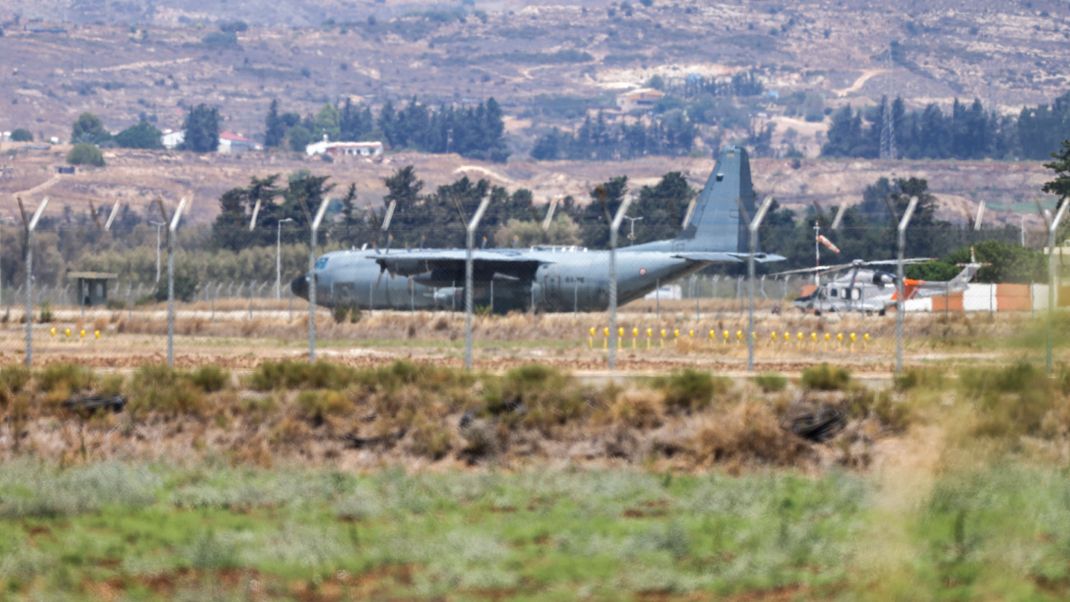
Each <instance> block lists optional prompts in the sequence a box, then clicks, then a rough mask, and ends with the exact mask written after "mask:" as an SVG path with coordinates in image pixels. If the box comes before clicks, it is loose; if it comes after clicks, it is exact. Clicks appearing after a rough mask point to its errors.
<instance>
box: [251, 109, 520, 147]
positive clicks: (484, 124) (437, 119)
mask: <svg viewBox="0 0 1070 602" xmlns="http://www.w3.org/2000/svg"><path fill="white" fill-rule="evenodd" d="M265 127H266V133H265V136H264V146H265V147H267V148H273V147H280V146H283V145H287V146H289V147H290V148H291V149H292V150H294V151H304V150H305V146H307V145H308V144H309V143H311V142H313V141H315V140H318V139H319V138H321V137H323V136H327V137H328V138H330V139H331V140H344V141H359V140H383V141H385V142H386V143H387V144H389V145H390V146H391V147H392V148H395V149H411V150H418V151H422V152H427V153H451V152H452V153H458V154H460V155H463V156H465V157H471V158H473V159H482V160H486V161H496V162H504V161H505V160H506V159H507V158H508V157H509V149H508V147H507V146H506V144H505V124H504V121H503V114H502V109H501V106H500V105H499V104H498V102H497V101H496V100H494V99H493V98H489V99H487V101H486V102H481V103H479V104H478V105H475V106H460V107H458V106H453V105H440V106H439V107H438V108H437V109H432V108H430V107H429V106H427V105H425V104H423V103H420V102H419V101H417V100H416V99H415V98H413V99H412V100H410V101H409V102H408V104H406V105H405V106H403V107H400V108H396V107H395V106H394V103H392V102H389V101H388V102H387V103H386V104H384V105H383V107H382V108H381V109H380V110H379V113H378V115H376V114H374V113H373V112H372V109H371V107H369V106H366V105H363V104H360V105H354V104H353V103H352V102H350V101H348V100H347V101H346V103H345V104H344V105H343V106H342V107H341V109H339V108H338V107H336V106H334V105H332V104H327V105H324V107H323V108H322V109H320V111H319V112H318V113H317V114H316V115H307V116H305V117H303V118H302V117H301V116H300V115H298V114H297V113H292V112H287V113H280V112H279V104H278V101H272V103H271V107H270V108H269V110H268V114H267V119H266V122H265Z"/></svg>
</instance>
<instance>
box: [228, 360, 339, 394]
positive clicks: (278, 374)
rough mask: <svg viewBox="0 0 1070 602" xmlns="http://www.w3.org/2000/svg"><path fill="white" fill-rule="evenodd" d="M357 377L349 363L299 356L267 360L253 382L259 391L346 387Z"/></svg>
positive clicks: (251, 379) (257, 369) (254, 374)
mask: <svg viewBox="0 0 1070 602" xmlns="http://www.w3.org/2000/svg"><path fill="white" fill-rule="evenodd" d="M355 378H356V372H355V371H354V370H353V369H352V368H349V367H348V366H342V365H340V364H332V363H330V362H325V361H322V360H321V361H317V362H313V363H309V362H304V361H298V360H283V361H279V362H263V363H262V364H260V365H258V366H257V367H256V370H254V371H253V373H252V375H250V377H249V386H250V387H252V388H253V389H255V390H257V391H271V390H273V389H344V388H345V387H346V386H348V385H349V384H350V383H352V382H353V381H354V379H355Z"/></svg>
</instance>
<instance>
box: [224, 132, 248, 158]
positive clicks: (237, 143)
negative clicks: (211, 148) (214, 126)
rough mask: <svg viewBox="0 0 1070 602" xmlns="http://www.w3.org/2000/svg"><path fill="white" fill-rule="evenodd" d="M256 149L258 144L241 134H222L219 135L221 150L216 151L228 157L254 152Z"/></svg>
mask: <svg viewBox="0 0 1070 602" xmlns="http://www.w3.org/2000/svg"><path fill="white" fill-rule="evenodd" d="M255 148H256V143H254V142H253V141H252V140H250V139H248V138H246V137H245V136H242V135H241V134H235V133H234V132H222V133H220V134H219V148H217V149H216V151H217V152H219V153H221V154H224V155H226V154H230V153H241V152H245V151H248V150H254V149H255Z"/></svg>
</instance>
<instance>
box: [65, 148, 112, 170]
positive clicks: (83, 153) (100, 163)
mask: <svg viewBox="0 0 1070 602" xmlns="http://www.w3.org/2000/svg"><path fill="white" fill-rule="evenodd" d="M67 163H70V164H71V165H92V166H94V167H104V154H103V153H101V152H100V149H99V148H97V147H96V145H94V144H87V143H83V144H75V145H74V148H72V149H71V151H70V152H69V153H67Z"/></svg>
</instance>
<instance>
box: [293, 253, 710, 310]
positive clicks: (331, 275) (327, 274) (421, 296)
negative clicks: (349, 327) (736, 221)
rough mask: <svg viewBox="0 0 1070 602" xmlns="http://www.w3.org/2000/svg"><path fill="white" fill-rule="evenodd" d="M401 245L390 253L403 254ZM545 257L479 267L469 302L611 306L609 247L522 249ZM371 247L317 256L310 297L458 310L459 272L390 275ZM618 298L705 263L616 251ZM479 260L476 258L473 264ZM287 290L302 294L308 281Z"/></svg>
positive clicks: (507, 306) (329, 303) (332, 302)
mask: <svg viewBox="0 0 1070 602" xmlns="http://www.w3.org/2000/svg"><path fill="white" fill-rule="evenodd" d="M405 253H406V251H390V254H391V256H393V257H402V258H403V257H404V256H405ZM523 253H524V254H525V256H527V257H535V258H544V259H545V260H546V263H544V264H543V265H540V266H539V267H538V269H537V271H536V272H535V274H534V278H533V279H532V280H531V281H530V282H527V281H523V280H518V279H515V278H512V277H509V276H505V275H501V274H486V273H480V272H479V271H478V269H477V271H476V273H475V275H474V279H475V287H474V288H473V303H474V305H475V306H476V307H487V308H490V309H492V310H493V311H494V312H496V313H504V312H508V311H517V310H519V311H527V310H530V309H531V308H532V304H533V303H534V306H535V309H537V310H539V311H550V312H566V311H603V310H605V309H607V308H608V307H609V251H587V250H582V249H569V250H561V251H553V250H534V251H523ZM376 257H377V255H376V253H375V252H374V251H337V252H333V253H328V254H326V255H323V256H322V257H320V258H319V260H318V261H317V262H316V271H315V275H316V283H317V288H316V303H317V304H318V305H322V306H325V307H335V306H351V307H359V308H361V309H395V310H421V309H424V310H425V309H440V310H458V311H461V310H463V309H464V279H465V274H464V270H463V269H460V270H456V271H452V270H449V271H440V272H432V271H425V272H420V273H415V274H413V275H412V276H401V275H397V274H392V273H391V272H390V271H389V270H382V269H380V267H379V264H378V263H376V261H375V258H376ZM616 262H617V302H618V304H620V305H623V304H625V303H628V302H629V301H633V300H635V299H638V298H640V297H643V296H645V295H646V294H648V293H650V292H651V291H653V290H654V289H655V288H657V286H658V285H659V284H660V283H666V282H669V281H671V280H674V279H677V278H680V277H683V276H687V275H689V274H691V273H694V272H696V271H698V270H699V269H701V268H702V267H704V266H703V264H701V263H697V262H693V261H688V260H684V259H679V258H673V257H670V256H669V255H668V254H666V253H663V252H650V251H629V250H627V249H626V248H625V249H621V250H618V251H617V258H616ZM477 266H478V264H477ZM291 286H292V289H293V291H294V293H295V294H297V295H298V296H301V297H304V298H308V290H307V279H306V278H305V277H304V276H300V277H298V278H296V279H294V281H293V283H292V285H291Z"/></svg>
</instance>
